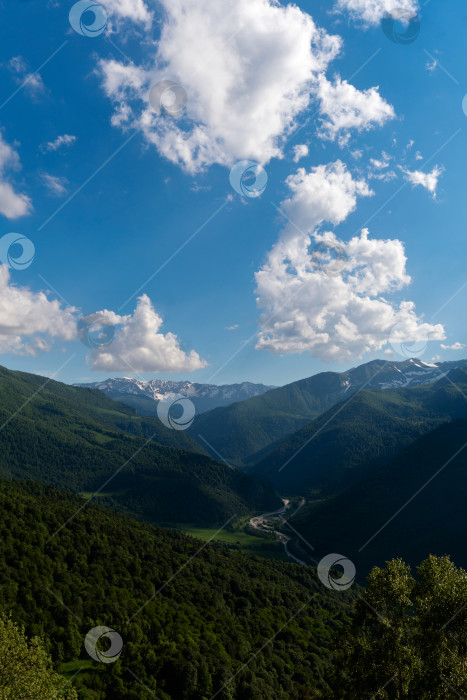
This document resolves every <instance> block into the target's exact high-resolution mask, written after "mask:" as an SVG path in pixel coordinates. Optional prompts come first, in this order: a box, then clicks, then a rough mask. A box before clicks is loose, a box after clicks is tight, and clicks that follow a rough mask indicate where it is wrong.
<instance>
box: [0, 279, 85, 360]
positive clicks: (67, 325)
mask: <svg viewBox="0 0 467 700" xmlns="http://www.w3.org/2000/svg"><path fill="white" fill-rule="evenodd" d="M75 312H76V309H74V308H73V307H68V308H62V307H61V305H60V302H58V301H56V300H52V301H50V300H49V299H48V298H47V296H46V295H45V294H44V293H43V292H32V291H31V290H29V289H28V288H27V287H19V286H16V285H14V284H12V283H11V282H10V274H9V270H8V267H7V266H6V265H0V353H7V352H8V353H14V354H15V355H24V354H29V355H36V354H37V352H38V351H40V350H48V349H49V347H50V343H51V340H52V339H55V338H61V339H63V340H72V339H73V338H74V337H75V335H76V321H75V317H74V314H75Z"/></svg>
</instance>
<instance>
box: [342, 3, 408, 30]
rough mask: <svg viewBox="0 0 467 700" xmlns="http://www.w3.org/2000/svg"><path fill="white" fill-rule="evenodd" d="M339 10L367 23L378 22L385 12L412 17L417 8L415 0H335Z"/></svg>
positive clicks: (373, 23)
mask: <svg viewBox="0 0 467 700" xmlns="http://www.w3.org/2000/svg"><path fill="white" fill-rule="evenodd" d="M337 8H338V9H339V10H347V11H348V12H349V14H350V15H351V17H353V18H354V19H361V20H363V22H364V23H365V24H367V25H375V24H379V22H380V21H381V20H382V19H383V17H384V16H385V15H387V14H393V13H394V11H397V12H398V13H399V14H400V12H401V11H403V12H405V13H407V14H408V15H409V16H412V17H414V16H415V15H416V14H417V10H418V8H419V5H418V2H417V0H397V1H396V2H395V0H337Z"/></svg>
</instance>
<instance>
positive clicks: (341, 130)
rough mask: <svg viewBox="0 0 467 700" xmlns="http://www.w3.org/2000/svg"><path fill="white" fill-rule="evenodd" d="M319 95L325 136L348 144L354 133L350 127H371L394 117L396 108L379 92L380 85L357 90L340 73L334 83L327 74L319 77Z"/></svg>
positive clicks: (363, 129)
mask: <svg viewBox="0 0 467 700" xmlns="http://www.w3.org/2000/svg"><path fill="white" fill-rule="evenodd" d="M318 99H319V100H320V104H321V112H322V113H323V114H324V115H325V117H324V118H323V121H322V127H321V131H320V133H321V136H322V137H323V138H328V139H331V140H334V139H335V138H336V137H339V143H340V144H341V145H345V144H346V143H347V142H348V140H349V137H350V129H356V130H357V131H368V130H369V129H371V128H372V127H373V126H375V125H378V126H382V125H383V124H384V123H385V122H386V121H388V120H389V119H394V117H395V113H394V108H393V107H392V106H391V105H390V104H388V103H387V102H386V101H385V100H383V98H382V97H381V95H380V94H379V92H378V87H371V88H368V89H367V90H363V91H362V90H357V89H356V88H355V87H354V86H353V85H351V84H350V83H348V82H347V81H346V80H341V78H339V77H337V78H336V79H335V81H334V83H330V82H329V80H327V79H326V78H325V77H324V76H322V77H321V79H320V81H319V88H318Z"/></svg>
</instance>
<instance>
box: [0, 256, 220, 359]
mask: <svg viewBox="0 0 467 700" xmlns="http://www.w3.org/2000/svg"><path fill="white" fill-rule="evenodd" d="M79 317H80V314H79V310H78V309H77V308H75V307H73V306H67V307H62V305H61V304H60V302H59V301H58V300H50V299H49V298H48V296H47V295H46V294H45V293H44V292H33V291H31V290H30V289H28V288H27V287H21V286H18V285H15V284H13V283H12V282H11V280H10V272H9V269H8V267H7V266H6V265H0V354H3V353H13V354H15V355H24V354H29V355H36V354H37V353H38V352H40V351H46V350H50V348H51V346H52V344H53V341H54V340H56V339H61V340H63V341H73V340H76V339H77V337H78V330H77V328H78V326H77V323H78V320H79ZM85 318H86V320H87V322H88V324H89V325H90V323H91V322H92V323H93V324H94V328H93V327H91V330H96V329H98V328H100V327H102V325H103V324H104V325H109V324H110V325H113V326H115V336H114V338H113V340H112V342H111V343H110V344H109V345H105V346H104V345H103V346H100V347H97V348H95V349H93V350H92V351H91V354H90V355H89V356H88V358H87V359H88V361H89V363H90V364H91V365H92V368H93V369H96V370H103V371H115V372H121V371H128V369H132V370H133V371H135V372H183V371H186V372H189V371H192V370H196V369H200V368H202V367H205V366H206V365H207V363H206V362H205V361H204V360H201V359H200V357H199V355H198V354H197V353H196V352H195V351H194V350H191V351H189V352H185V351H184V350H183V349H182V348H181V347H180V342H179V340H178V338H177V336H176V335H174V334H173V333H165V334H163V333H161V332H160V328H161V326H162V322H163V321H162V318H161V317H160V316H159V315H158V314H157V313H156V311H155V310H154V307H153V305H152V304H151V300H150V299H149V297H147V296H146V295H145V294H143V296H141V297H140V298H139V299H138V302H137V305H136V309H135V311H134V312H133V314H132V315H128V316H120V315H119V314H117V313H115V312H114V311H108V310H107V309H103V310H102V311H96V312H95V313H94V314H87V315H86V317H85Z"/></svg>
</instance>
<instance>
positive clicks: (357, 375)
mask: <svg viewBox="0 0 467 700" xmlns="http://www.w3.org/2000/svg"><path fill="white" fill-rule="evenodd" d="M462 367H467V360H460V361H458V362H439V363H435V364H430V363H426V362H422V361H421V360H417V359H411V360H406V361H404V362H390V361H385V360H374V361H372V362H367V363H366V364H363V365H360V366H358V367H354V368H353V369H350V370H348V371H347V372H340V373H339V372H321V373H320V374H315V375H314V376H313V377H309V378H308V379H301V380H299V381H297V382H293V383H292V384H287V385H286V386H283V387H279V388H277V389H272V390H271V391H268V392H267V393H265V394H263V395H262V396H256V397H254V398H252V399H248V400H246V401H242V402H240V403H235V404H233V405H231V406H226V407H223V408H217V409H214V410H213V411H209V412H207V413H204V414H203V415H202V416H199V417H198V419H197V420H196V423H195V424H194V425H193V427H192V429H191V433H192V435H193V436H194V437H195V438H196V439H199V437H198V436H199V435H201V436H202V437H203V438H204V440H205V441H206V442H207V443H209V444H210V445H211V446H212V447H213V448H214V450H215V451H214V450H213V451H212V454H213V455H214V454H216V455H219V454H221V455H222V457H223V458H224V459H225V460H227V461H228V462H229V463H230V464H236V465H238V466H246V465H248V464H252V463H254V462H256V461H258V460H259V459H261V456H262V455H261V452H262V451H263V450H265V448H268V447H270V446H271V445H272V444H273V443H275V442H276V441H277V440H279V439H281V438H283V437H284V436H286V435H290V434H291V433H293V432H295V431H296V430H298V429H299V428H301V427H302V426H304V425H306V424H307V423H309V422H310V421H312V420H313V419H315V418H317V417H318V416H320V415H321V414H323V413H324V412H325V411H327V410H328V409H329V408H331V407H332V406H334V405H335V404H337V403H338V402H340V401H343V400H347V399H348V398H349V397H350V396H352V394H355V393H356V392H358V391H360V390H362V389H395V388H407V387H413V386H420V385H423V384H429V383H432V382H434V381H436V380H438V379H440V378H441V377H442V376H443V375H445V374H446V373H447V372H449V371H452V370H453V369H456V368H462ZM203 444H206V443H205V442H203Z"/></svg>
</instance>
